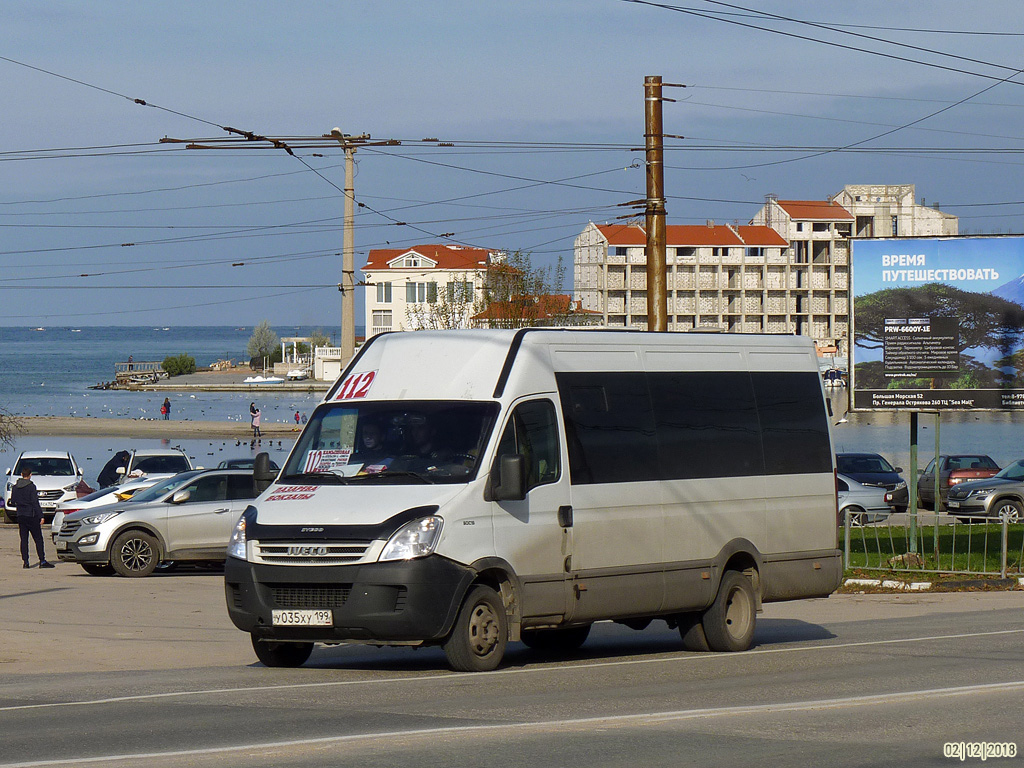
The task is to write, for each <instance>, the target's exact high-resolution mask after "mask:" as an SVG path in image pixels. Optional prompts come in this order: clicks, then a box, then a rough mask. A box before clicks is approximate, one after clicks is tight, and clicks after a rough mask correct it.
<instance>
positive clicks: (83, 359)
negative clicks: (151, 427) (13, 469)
mask: <svg viewBox="0 0 1024 768" xmlns="http://www.w3.org/2000/svg"><path fill="white" fill-rule="evenodd" d="M252 330H253V329H252V327H234V326H231V327H229V326H177V327H162V326H82V327H81V328H78V327H71V326H53V327H46V328H41V329H40V328H18V327H0V407H3V408H4V409H6V410H7V411H8V412H10V413H13V414H15V415H17V416H80V417H88V416H97V417H103V418H126V419H129V418H134V419H160V418H162V417H161V416H160V405H161V404H162V403H163V400H164V397H169V398H170V399H171V404H172V405H171V413H172V416H173V418H174V419H175V420H179V419H185V420H191V421H238V422H239V438H238V439H236V440H173V441H172V440H131V441H130V444H129V442H128V441H126V440H125V439H123V438H117V439H115V438H78V437H46V438H41V437H34V436H31V435H25V436H18V437H17V439H16V441H15V445H14V447H13V448H10V447H7V448H4V447H0V469H4V468H8V467H10V466H11V464H13V462H14V458H15V457H16V456H17V454H18V453H19V452H21V451H22V450H40V449H54V450H70V451H71V452H72V453H73V454H74V456H75V458H76V460H78V461H79V463H80V464H82V465H83V466H84V468H85V474H86V480H87V481H88V482H90V483H92V482H93V481H94V479H95V476H96V474H98V472H99V471H100V469H102V467H103V464H104V463H106V460H107V459H108V458H109V457H110V455H111V454H112V453H114V452H115V451H118V450H121V449H122V448H136V447H139V448H143V447H159V446H164V447H168V446H170V447H174V446H178V447H181V448H183V449H185V450H186V451H187V452H188V453H189V455H190V456H191V457H192V458H193V461H194V462H195V463H198V464H200V465H202V466H207V467H208V466H215V465H216V463H218V462H219V461H221V460H222V459H225V458H232V457H236V456H249V455H252V454H254V453H256V452H257V451H258V450H267V451H269V452H270V453H271V458H273V459H274V460H275V461H277V462H278V464H280V463H281V460H282V459H283V458H284V457H285V456H286V455H287V452H288V450H290V448H291V441H289V440H282V441H278V440H274V441H270V440H264V441H263V442H262V443H261V444H259V445H253V446H252V447H250V445H249V441H248V440H247V439H245V440H243V438H245V437H247V436H248V434H249V403H250V402H253V401H254V400H256V401H257V404H258V405H259V407H260V410H261V411H262V419H263V423H264V424H268V423H274V422H281V423H289V424H294V417H295V412H296V411H298V412H299V413H300V414H305V415H308V414H309V413H311V412H312V410H313V408H314V407H315V406H316V404H317V403H318V402H319V401H320V399H321V397H322V394H316V393H305V392H273V391H263V390H261V391H260V392H259V393H258V396H257V397H254V396H253V394H252V393H250V392H196V393H185V392H126V391H115V390H94V389H90V387H92V386H95V385H97V384H100V383H102V382H107V381H112V380H113V378H114V365H115V363H119V362H125V361H127V360H128V356H129V355H131V356H132V359H133V361H135V362H143V361H163V359H164V358H165V357H168V356H170V355H179V354H187V355H191V356H192V357H194V358H195V360H196V365H197V366H200V367H203V366H209V365H211V364H212V363H215V362H217V361H218V360H235V361H236V362H242V363H245V362H247V361H248V360H249V356H248V354H247V353H246V345H247V344H248V342H249V337H250V336H251V335H252ZM273 330H274V331H275V332H276V333H277V334H278V336H279V337H282V336H308V335H309V334H310V333H312V332H313V331H314V330H320V329H319V328H313V327H307V326H279V327H274V328H273ZM358 332H359V329H357V333H358ZM328 335H330V333H329V332H328ZM335 341H337V339H335ZM5 458H9V459H10V460H9V461H5V460H4V459H5Z"/></svg>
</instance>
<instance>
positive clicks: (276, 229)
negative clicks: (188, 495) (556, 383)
mask: <svg viewBox="0 0 1024 768" xmlns="http://www.w3.org/2000/svg"><path fill="white" fill-rule="evenodd" d="M681 7H682V6H681ZM685 7H687V8H698V9H701V12H706V13H709V14H717V18H715V19H707V18H699V17H695V16H692V15H687V14H683V13H679V12H675V11H672V10H667V9H664V8H655V7H651V6H645V5H642V4H637V3H629V2H623V1H622V0H586V1H585V2H584V1H577V0H565V1H564V2H533V1H532V0H526V1H525V2H518V3H514V4H508V3H504V4H497V3H480V2H448V3H443V4H425V3H420V2H388V3H379V2H364V1H362V0H346V2H343V3H336V4H313V3H301V2H300V3H290V4H280V3H273V4H272V3H267V2H248V3H244V4H243V3H236V2H224V3H214V4H209V3H202V4H200V3H198V2H179V3H176V4H165V3H153V2H139V3H123V2H117V3H115V2H105V1H104V0H94V1H93V2H90V3H78V2H69V1H65V2H55V1H54V0H31V1H28V0H8V1H7V2H5V3H4V11H3V17H2V18H3V23H2V24H0V56H2V57H4V58H5V59H9V60H13V62H19V63H13V62H12V61H6V60H0V82H2V83H3V88H2V91H0V93H2V99H3V101H2V109H3V114H4V118H3V120H2V121H0V241H2V242H0V325H27V326H36V325H70V326H78V325H120V324H142V325H149V324H161V325H182V324H190V325H193V324H227V325H252V324H254V323H256V322H258V321H260V320H262V319H268V320H270V321H271V322H272V323H273V324H275V325H289V324H303V325H314V326H315V325H322V326H324V327H328V328H329V327H332V326H334V325H336V324H337V323H338V318H339V316H340V299H339V294H338V292H337V290H336V288H332V287H331V286H332V285H333V284H335V283H337V282H338V281H339V279H340V270H341V258H340V251H341V242H342V233H341V219H340V217H341V215H342V206H343V202H342V195H341V193H340V192H339V191H338V189H337V187H342V186H343V172H342V155H341V152H340V151H339V150H317V151H318V152H319V153H321V154H322V155H323V156H322V157H315V156H313V155H312V154H311V152H307V151H302V152H300V154H301V155H302V162H300V160H297V159H295V158H293V157H289V156H287V155H286V154H284V153H283V152H281V151H278V150H258V151H240V150H210V151H197V150H186V149H184V148H183V147H182V146H180V145H176V146H171V145H161V144H158V143H157V142H158V140H159V139H160V138H161V137H164V136H171V137H176V138H205V137H215V136H223V135H225V134H224V133H223V132H222V131H221V130H220V129H219V128H218V127H217V126H232V127H236V128H240V129H244V130H250V131H254V132H257V133H260V134H263V135H271V136H307V135H319V134H321V133H325V132H327V131H329V130H330V129H331V128H332V127H334V126H340V127H341V128H342V129H343V130H344V131H346V132H349V133H364V132H365V133H370V134H372V135H373V137H374V138H379V139H386V138H395V139H399V140H401V141H402V144H401V145H400V146H397V147H388V148H377V149H369V148H367V149H365V150H360V151H359V152H358V153H357V158H358V172H357V176H356V182H355V186H356V197H357V199H358V200H359V201H360V202H362V203H364V205H365V208H361V209H360V212H359V215H358V217H357V226H356V230H355V241H356V250H357V256H356V262H357V265H359V264H361V263H363V262H364V261H365V258H366V253H367V251H368V250H369V249H371V248H374V247H401V246H404V245H410V244H414V243H418V242H444V241H446V239H445V238H443V237H441V235H444V234H449V233H450V235H449V238H448V240H447V241H449V242H455V243H465V244H472V245H477V246H483V247H489V248H495V249H498V248H508V249H516V248H519V249H523V250H526V251H529V252H531V253H532V254H533V258H534V261H535V262H537V263H540V264H546V263H552V262H553V261H554V260H555V259H557V258H558V257H559V256H561V257H562V258H563V259H564V260H565V262H566V264H567V265H568V266H569V267H570V268H569V270H568V274H567V282H568V283H569V284H571V261H572V241H573V237H574V236H575V235H576V234H578V233H579V232H580V231H581V230H582V229H583V227H584V226H585V225H586V223H587V222H588V221H591V220H593V221H598V222H603V221H613V220H616V219H617V217H620V216H623V215H627V214H628V213H630V212H631V211H634V210H635V209H632V208H629V207H624V206H622V204H623V203H627V202H629V201H632V200H636V199H637V198H640V197H642V196H643V195H644V172H643V169H642V167H639V164H638V163H637V162H636V161H638V160H642V153H641V152H637V151H635V149H636V148H639V147H642V145H643V89H642V83H643V78H644V76H645V75H652V74H653V75H662V76H663V78H664V79H665V81H666V82H672V83H685V84H687V85H689V86H690V87H689V88H687V89H666V95H667V96H670V97H672V98H675V99H677V101H676V102H674V103H666V104H665V112H664V114H665V131H666V133H669V134H676V135H681V136H685V137H686V138H685V139H672V140H669V144H670V145H671V146H672V148H671V149H670V150H669V151H668V152H667V154H666V166H667V171H666V192H667V194H668V203H667V209H668V220H669V223H694V222H703V221H704V220H706V219H714V220H716V221H718V222H731V221H738V222H741V223H745V222H746V221H748V220H749V219H750V217H751V216H752V215H753V214H754V213H755V212H756V210H757V208H758V207H759V205H760V204H761V203H762V202H763V200H764V196H765V195H766V194H768V193H774V194H777V195H778V196H780V197H782V198H790V199H824V198H825V197H827V196H829V195H831V194H834V193H836V192H838V191H839V190H840V189H841V188H842V187H843V185H844V184H852V183H892V184H905V183H915V184H916V185H917V194H918V197H919V198H920V197H925V198H926V200H927V202H928V203H929V204H932V203H934V202H940V203H941V204H942V208H943V210H947V211H951V212H954V213H957V214H958V215H960V216H961V231H962V232H965V231H966V232H1007V231H1014V232H1019V231H1021V230H1022V228H1024V221H1022V216H1024V203H1022V202H1021V201H1024V191H1022V190H1021V189H1020V182H1019V178H1020V175H1021V173H1020V170H1021V169H1020V164H1021V163H1022V162H1024V158H1021V156H1020V155H1018V154H1016V152H1015V150H1017V149H1019V148H1021V147H1024V130H1022V129H1021V128H1020V127H1019V126H1020V123H1021V120H1020V118H1021V115H1022V107H1024V98H1022V96H1024V91H1022V88H1021V86H1019V85H1012V84H1009V83H1004V84H1000V85H996V86H995V87H994V88H992V90H989V91H988V92H986V93H983V94H980V95H977V96H974V95H975V94H978V93H979V92H980V91H981V90H982V89H983V88H986V87H988V86H990V85H993V83H994V81H993V80H990V79H983V78H982V77H978V76H972V75H969V74H966V73H965V72H962V71H949V70H944V69H938V68H934V67H928V66H924V65H922V64H915V63H910V62H907V61H899V60H896V59H893V58H883V57H879V56H872V55H869V54H866V53H864V52H863V51H862V50H857V49H863V48H872V49H875V50H878V51H880V52H884V53H886V54H888V55H892V56H903V57H906V58H916V59H920V60H922V61H927V62H930V63H933V64H937V65H940V66H949V67H952V68H954V69H960V70H970V71H973V72H975V73H978V74H987V75H990V76H996V77H1005V76H1006V75H1008V74H1010V73H1011V72H1012V70H1007V69H1000V68H997V67H995V66H992V65H993V64H997V65H1006V66H1012V67H1018V66H1019V67H1024V62H1022V61H1021V55H1020V50H1021V46H1020V42H1021V36H1020V35H1021V34H1024V21H1022V18H1024V17H1022V16H1021V14H1020V13H1019V7H1018V4H1017V3H1015V2H1012V1H1011V0H980V1H979V2H975V3H972V4H971V15H970V17H969V18H965V14H964V13H963V8H964V6H963V3H962V2H950V1H948V0H934V1H933V2H929V3H928V4H927V12H924V11H923V10H920V9H922V8H923V7H924V5H923V4H917V3H914V4H911V3H907V4H894V3H891V2H881V1H874V0H868V1H866V2H859V3H857V4H855V5H849V4H839V3H824V4H823V3H808V2H790V1H783V2H775V3H772V4H771V10H772V12H774V13H776V14H779V15H784V16H789V17H792V18H797V19H800V20H802V21H807V20H813V21H815V22H822V23H829V24H845V25H854V24H861V25H862V24H865V23H866V20H872V22H873V23H876V24H878V23H880V24H882V25H884V26H886V27H889V29H884V30H879V29H865V28H862V27H844V29H845V31H846V32H847V33H848V34H840V33H837V32H830V31H825V30H822V29H820V28H816V27H808V26H807V25H806V24H797V23H794V22H784V21H779V20H774V21H769V20H766V19H764V18H760V19H758V18H753V16H752V14H750V13H749V12H745V11H742V10H739V9H737V8H728V7H726V6H725V5H723V4H718V3H711V2H708V0H692V1H691V2H688V3H686V4H685ZM723 13H730V14H736V15H732V16H723V15H721V14H723ZM740 24H748V25H751V26H753V27H755V28H753V29H752V28H748V27H744V26H739V25H740ZM769 27H770V28H773V29H776V30H778V31H780V32H787V33H790V34H795V35H802V36H805V37H808V38H814V40H831V41H833V42H836V43H839V44H842V45H847V46H851V47H852V48H853V49H854V50H850V49H845V48H839V47H835V46H826V45H822V44H820V43H818V42H814V40H806V39H799V38H797V37H787V36H783V35H781V34H774V33H770V32H767V31H765V29H764V28H769ZM896 27H900V28H914V29H920V28H928V29H931V30H937V31H936V32H927V33H926V32H920V31H917V32H914V31H901V30H896V29H893V28H896ZM948 31H960V32H963V31H975V32H1000V33H1004V34H1002V35H1000V36H993V35H963V34H956V35H950V34H945V32H948ZM1005 33H1019V34H1018V36H1016V37H1015V36H1009V35H1006V34H1005ZM855 34H856V35H871V36H876V37H881V38H885V39H886V40H888V41H899V42H903V43H907V44H913V45H916V46H919V47H921V48H928V49H932V50H933V51H936V50H937V51H941V52H943V53H949V54H956V55H959V56H963V57H968V58H973V59H977V60H981V61H980V62H979V61H975V62H968V61H965V60H963V59H953V58H950V57H949V56H943V55H938V54H937V53H934V52H927V51H920V50H913V49H909V48H897V47H894V46H893V45H891V44H890V43H882V42H878V41H870V40H868V39H867V38H864V37H854V36H853V35H855ZM22 65H30V66H31V67H36V68H39V69H43V70H48V71H49V72H51V73H55V74H57V75H62V76H64V78H72V79H74V80H77V81H80V82H78V83H76V82H70V81H69V80H67V79H62V78H60V77H56V76H54V75H53V74H45V73H43V72H40V71H38V70H36V69H30V68H28V67H26V66H22ZM99 89H105V90H99ZM106 91H110V92H112V93H110V92H106ZM125 96H127V97H130V98H124V97H125ZM971 96H974V98H972V99H971V100H969V101H967V102H965V103H964V104H961V105H959V106H956V107H953V108H950V109H948V110H947V111H944V112H942V113H941V114H937V115H935V116H933V117H930V118H928V119H927V120H923V121H922V122H920V123H918V124H917V125H915V126H913V127H909V128H906V129H903V130H900V131H898V132H896V133H893V134H892V135H889V136H885V137H882V138H879V139H876V140H874V141H871V142H868V143H866V144H865V145H864V146H865V147H875V148H889V149H890V150H891V151H888V152H886V153H880V152H858V153H854V152H852V151H850V152H829V153H825V154H821V153H818V152H814V151H810V150H808V149H804V150H802V151H795V152H794V151H784V150H781V149H778V147H779V146H781V145H785V146H792V147H801V148H810V147H836V146H846V145H849V144H853V143H856V142H861V141H863V140H865V139H868V138H870V137H872V136H875V135H877V134H880V133H883V132H885V131H888V130H890V129H891V128H893V127H897V126H900V125H905V124H907V123H910V122H912V121H916V120H919V119H921V118H923V117H925V116H927V115H930V114H931V113H933V112H937V111H939V110H941V109H943V108H944V107H946V106H948V105H950V104H952V103H954V102H956V101H958V100H961V99H964V98H967V97H971ZM134 98H138V99H143V100H145V101H147V102H148V103H149V104H150V105H156V106H140V105H138V104H136V103H134V102H133V101H132V100H131V99H134ZM427 137H432V138H433V137H436V138H439V139H442V140H444V141H450V142H453V143H454V145H455V146H453V147H445V148H439V147H437V146H435V145H433V144H424V143H423V142H421V141H420V140H421V139H423V138H427ZM541 143H546V144H543V145H542V144H541ZM736 147H742V151H740V150H737V149H736ZM968 149H969V150H971V152H970V153H968V152H966V151H965V150H968ZM993 149H1004V150H1014V151H1013V152H1010V151H1007V152H1003V153H993V152H992V151H991V150H993ZM922 150H928V151H927V152H925V151H922ZM978 150H981V151H978ZM799 158H803V159H799ZM303 163H305V164H303ZM634 166H636V167H634ZM310 167H311V168H314V169H316V171H317V173H314V172H313V171H311V170H309V168H310ZM318 174H319V175H318ZM1007 202H1011V203H1012V202H1016V203H1017V204H1015V205H1006V204H1005V203H1007ZM398 222H405V223H404V224H399V223H398ZM232 265H236V266H232ZM83 275H84V276H83ZM310 286H311V287H310ZM357 317H361V303H360V305H359V306H358V307H357Z"/></svg>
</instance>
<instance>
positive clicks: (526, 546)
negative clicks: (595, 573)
mask: <svg viewBox="0 0 1024 768" xmlns="http://www.w3.org/2000/svg"><path fill="white" fill-rule="evenodd" d="M506 457H521V461H519V462H516V461H514V460H510V458H506ZM517 464H518V465H519V467H518V468H517V466H516V465H517ZM519 471H521V472H522V482H521V484H520V485H519V487H518V489H513V488H512V487H511V485H512V483H513V479H514V475H515V474H517V473H518V472H519ZM490 487H491V497H490V498H492V499H494V500H493V501H492V505H493V509H492V512H493V515H492V517H493V522H494V525H493V531H494V548H495V552H496V554H497V556H498V557H500V558H502V559H504V560H506V561H507V562H508V563H509V564H510V565H511V566H512V568H513V569H514V570H515V572H516V575H517V576H518V577H519V579H520V581H521V583H522V585H523V599H522V606H523V615H524V616H527V617H536V616H550V617H552V619H553V620H555V619H559V618H561V617H562V616H564V615H565V612H566V608H567V605H569V601H568V591H569V583H570V582H569V580H568V571H569V570H570V569H571V555H572V519H571V515H572V512H571V510H572V508H571V507H569V506H568V505H569V477H568V472H567V471H565V470H564V468H563V467H562V446H561V441H560V440H559V429H558V421H557V417H556V415H555V405H554V403H553V402H552V401H551V400H548V399H535V400H527V401H525V402H520V403H519V404H517V405H516V406H515V407H514V408H513V409H512V412H511V415H510V416H509V418H508V421H507V422H506V423H505V425H504V428H503V431H502V436H501V440H500V442H499V444H498V450H497V452H496V454H495V458H494V463H493V465H492V467H491V486H490ZM517 490H518V492H517Z"/></svg>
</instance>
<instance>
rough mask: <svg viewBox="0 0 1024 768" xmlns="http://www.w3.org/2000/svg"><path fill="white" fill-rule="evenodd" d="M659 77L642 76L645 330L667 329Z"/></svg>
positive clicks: (663, 168)
mask: <svg viewBox="0 0 1024 768" xmlns="http://www.w3.org/2000/svg"><path fill="white" fill-rule="evenodd" d="M662 101H663V99H662V96H661V76H660V75H649V76H647V77H645V78H644V138H645V140H646V141H645V146H646V150H647V157H646V159H647V205H646V208H645V224H646V227H647V248H646V256H647V330H649V331H660V332H664V331H667V330H668V291H667V289H666V282H667V281H666V277H665V272H666V266H665V265H666V252H665V249H666V230H665V161H664V155H665V150H664V136H663V129H662V121H661V105H662Z"/></svg>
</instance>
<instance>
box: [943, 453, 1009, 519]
mask: <svg viewBox="0 0 1024 768" xmlns="http://www.w3.org/2000/svg"><path fill="white" fill-rule="evenodd" d="M946 510H947V512H948V513H949V514H950V515H953V516H955V517H957V518H958V519H959V520H961V521H963V522H970V521H974V520H988V521H991V522H1002V521H1003V520H1005V521H1006V522H1008V523H1019V522H1021V520H1024V459H1020V460H1018V461H1015V462H1013V463H1012V464H1010V465H1009V466H1008V467H1006V469H1003V470H1000V471H999V472H997V473H996V474H995V475H993V476H992V477H988V478H985V479H983V480H968V481H966V482H963V483H959V484H958V485H955V486H953V487H952V488H950V489H949V496H948V498H947V500H946Z"/></svg>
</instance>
